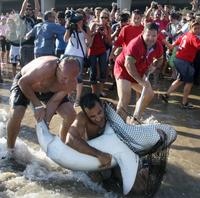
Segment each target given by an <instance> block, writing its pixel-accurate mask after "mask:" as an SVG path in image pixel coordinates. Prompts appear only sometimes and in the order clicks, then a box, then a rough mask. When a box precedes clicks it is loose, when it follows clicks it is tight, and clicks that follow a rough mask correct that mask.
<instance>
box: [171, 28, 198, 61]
mask: <svg viewBox="0 0 200 198" xmlns="http://www.w3.org/2000/svg"><path fill="white" fill-rule="evenodd" d="M174 45H178V46H179V47H178V50H177V52H176V57H177V58H180V59H183V60H186V61H189V62H191V63H192V62H193V61H194V59H195V57H196V54H197V51H198V50H199V49H200V39H199V38H198V37H197V36H196V35H195V34H193V33H191V32H187V33H186V34H185V35H183V36H182V37H179V38H178V39H177V40H176V41H175V42H174Z"/></svg>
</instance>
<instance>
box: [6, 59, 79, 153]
mask: <svg viewBox="0 0 200 198" xmlns="http://www.w3.org/2000/svg"><path fill="white" fill-rule="evenodd" d="M78 74H79V64H78V61H77V60H76V59H74V58H72V57H65V58H64V59H63V60H61V61H59V59H58V58H57V57H54V56H43V57H39V58H37V59H35V60H33V61H31V62H30V63H28V64H27V65H26V66H24V67H23V68H22V70H21V72H19V73H18V74H17V75H16V76H15V79H14V81H13V85H12V87H11V94H10V105H11V114H10V118H9V120H8V123H7V147H8V150H9V149H10V150H13V149H14V146H15V141H16V138H17V135H18V133H19V131H20V125H21V121H22V118H23V117H24V114H25V111H26V108H27V105H28V104H29V103H30V102H31V103H32V105H33V109H34V116H35V119H36V120H37V121H41V120H43V119H44V120H45V121H46V123H47V125H48V124H49V122H50V121H51V119H52V117H53V115H54V114H55V112H57V113H58V114H60V116H61V117H62V118H63V122H62V125H61V129H60V137H61V139H62V141H63V142H65V139H66V134H67V131H68V129H69V127H70V126H71V124H72V122H73V121H74V119H75V116H76V113H75V111H74V109H73V105H72V104H71V103H70V102H69V100H68V97H67V95H68V94H69V93H71V91H73V90H75V88H76V84H77V76H78Z"/></svg>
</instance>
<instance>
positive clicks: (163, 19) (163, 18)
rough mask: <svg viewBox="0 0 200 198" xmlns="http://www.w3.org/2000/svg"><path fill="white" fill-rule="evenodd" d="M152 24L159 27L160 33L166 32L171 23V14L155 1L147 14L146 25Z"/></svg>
mask: <svg viewBox="0 0 200 198" xmlns="http://www.w3.org/2000/svg"><path fill="white" fill-rule="evenodd" d="M152 13H153V15H152ZM151 16H152V17H151ZM150 22H154V23H156V24H157V25H158V26H159V30H160V31H162V30H166V27H167V25H168V23H169V13H168V12H167V11H165V10H164V9H163V7H162V5H159V4H158V3H157V2H155V1H152V2H151V6H150V8H149V9H148V10H147V12H146V19H145V23H150Z"/></svg>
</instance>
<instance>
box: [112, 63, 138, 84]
mask: <svg viewBox="0 0 200 198" xmlns="http://www.w3.org/2000/svg"><path fill="white" fill-rule="evenodd" d="M114 76H115V79H116V80H118V79H122V80H128V81H130V82H131V83H137V81H136V80H135V79H134V78H132V77H131V76H130V75H129V74H128V72H127V71H126V68H125V67H121V65H120V63H118V61H117V59H116V61H115V65H114Z"/></svg>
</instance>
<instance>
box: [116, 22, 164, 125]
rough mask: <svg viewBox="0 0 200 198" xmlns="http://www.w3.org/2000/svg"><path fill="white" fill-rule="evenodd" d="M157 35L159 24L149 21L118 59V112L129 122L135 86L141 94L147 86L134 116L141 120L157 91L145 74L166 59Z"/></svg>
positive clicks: (137, 104)
mask: <svg viewBox="0 0 200 198" xmlns="http://www.w3.org/2000/svg"><path fill="white" fill-rule="evenodd" d="M157 36H158V26H157V25H156V24H155V23H147V24H146V25H145V27H144V31H143V34H141V35H139V36H138V37H136V38H135V39H133V40H131V42H130V43H129V44H128V46H127V47H126V49H123V51H122V53H121V54H120V55H119V56H118V57H117V59H116V61H115V67H114V75H115V79H116V82H117V92H118V97H119V102H118V105H117V112H118V113H119V114H120V116H121V117H122V118H123V119H124V120H125V121H126V118H127V113H126V112H127V108H128V104H129V102H130V97H131V88H132V89H134V90H135V91H136V92H138V93H141V92H142V88H143V87H145V92H144V97H143V99H142V98H141V97H140V98H139V100H138V101H137V103H136V108H135V112H134V118H136V119H137V120H138V119H140V117H141V114H142V113H143V112H144V110H145V108H146V107H147V106H148V104H149V103H150V102H151V100H152V99H153V96H154V92H153V89H152V87H151V84H150V82H149V81H145V73H146V72H147V71H148V70H149V69H150V70H151V69H153V68H154V69H155V67H158V66H160V65H161V64H162V62H163V47H162V45H161V43H160V42H159V41H157ZM141 100H142V105H141V109H140V108H139V106H140V105H139V104H140V102H141Z"/></svg>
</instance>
